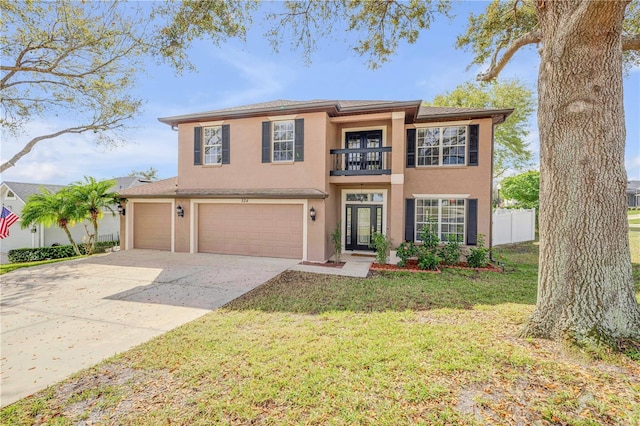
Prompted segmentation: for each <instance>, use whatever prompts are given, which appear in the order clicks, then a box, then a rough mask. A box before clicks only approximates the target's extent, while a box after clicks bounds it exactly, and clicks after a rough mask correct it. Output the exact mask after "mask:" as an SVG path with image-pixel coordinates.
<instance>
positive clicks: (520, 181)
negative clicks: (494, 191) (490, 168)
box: [500, 170, 540, 209]
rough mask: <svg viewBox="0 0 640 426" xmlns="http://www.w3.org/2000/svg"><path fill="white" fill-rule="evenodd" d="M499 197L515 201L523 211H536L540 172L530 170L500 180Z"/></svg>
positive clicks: (538, 199)
mask: <svg viewBox="0 0 640 426" xmlns="http://www.w3.org/2000/svg"><path fill="white" fill-rule="evenodd" d="M500 196H501V197H502V198H504V199H508V200H515V201H517V202H518V205H519V206H521V207H524V208H525V209H531V208H535V209H537V208H538V205H539V201H540V172H539V171H537V170H531V171H528V172H524V173H521V174H519V175H516V176H510V177H506V178H504V179H502V181H501V182H500Z"/></svg>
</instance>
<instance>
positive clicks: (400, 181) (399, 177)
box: [391, 173, 404, 185]
mask: <svg viewBox="0 0 640 426" xmlns="http://www.w3.org/2000/svg"><path fill="white" fill-rule="evenodd" d="M391 185H404V173H392V174H391Z"/></svg>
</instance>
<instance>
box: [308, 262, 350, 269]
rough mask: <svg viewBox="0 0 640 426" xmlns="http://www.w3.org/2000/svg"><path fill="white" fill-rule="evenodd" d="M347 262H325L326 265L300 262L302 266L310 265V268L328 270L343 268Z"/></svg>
mask: <svg viewBox="0 0 640 426" xmlns="http://www.w3.org/2000/svg"><path fill="white" fill-rule="evenodd" d="M344 263H345V262H339V263H336V262H325V263H318V262H307V261H304V262H300V263H299V264H300V265H308V266H323V267H326V268H342V267H343V266H344Z"/></svg>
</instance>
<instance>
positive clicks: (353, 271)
mask: <svg viewBox="0 0 640 426" xmlns="http://www.w3.org/2000/svg"><path fill="white" fill-rule="evenodd" d="M374 258H375V256H373V255H358V254H346V253H345V254H343V255H342V256H341V257H340V261H341V262H344V266H343V267H342V268H337V267H335V266H327V265H326V264H322V263H318V264H298V265H295V266H293V267H291V268H289V269H290V270H292V271H302V272H313V273H315V274H328V275H343V276H346V277H361V278H364V277H366V276H367V275H369V268H370V267H371V263H372V262H373V260H374ZM332 259H333V258H332Z"/></svg>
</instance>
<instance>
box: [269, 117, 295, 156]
mask: <svg viewBox="0 0 640 426" xmlns="http://www.w3.org/2000/svg"><path fill="white" fill-rule="evenodd" d="M271 140H272V143H273V149H272V151H271V152H272V153H273V159H272V161H273V162H274V163H276V162H279V161H286V162H291V161H293V159H294V147H295V120H286V121H274V122H273V126H272V138H271Z"/></svg>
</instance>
